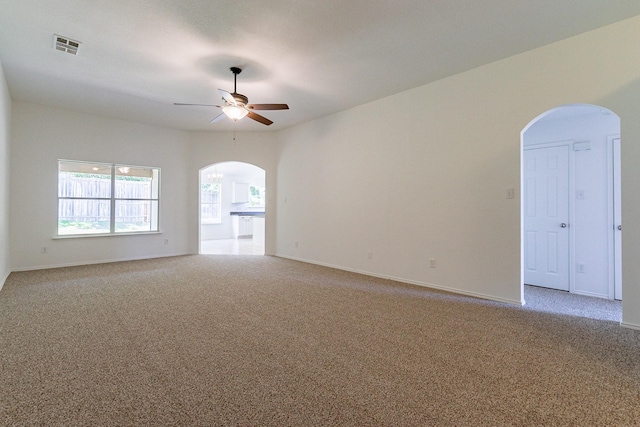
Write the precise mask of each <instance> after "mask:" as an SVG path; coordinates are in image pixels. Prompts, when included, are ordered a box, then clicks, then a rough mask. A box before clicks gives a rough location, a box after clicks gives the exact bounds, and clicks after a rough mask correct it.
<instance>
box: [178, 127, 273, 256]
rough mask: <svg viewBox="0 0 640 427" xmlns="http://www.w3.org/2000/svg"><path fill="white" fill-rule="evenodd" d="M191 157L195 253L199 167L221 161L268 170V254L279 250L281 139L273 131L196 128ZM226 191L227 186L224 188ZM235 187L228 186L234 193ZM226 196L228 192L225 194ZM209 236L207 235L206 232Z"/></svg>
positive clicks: (266, 209)
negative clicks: (277, 173) (231, 130)
mask: <svg viewBox="0 0 640 427" xmlns="http://www.w3.org/2000/svg"><path fill="white" fill-rule="evenodd" d="M189 141H190V150H191V161H190V167H189V170H190V171H191V172H190V178H191V180H192V181H191V184H190V185H189V196H190V203H191V206H194V209H192V210H191V212H190V215H191V216H192V219H193V222H194V224H195V226H194V227H193V228H191V229H190V234H191V235H192V236H193V239H194V243H193V245H192V246H191V248H190V249H191V252H192V253H198V233H199V227H198V226H197V224H198V198H199V196H198V171H199V170H200V169H202V168H203V167H205V166H209V165H212V164H214V163H220V162H230V161H236V162H244V163H250V164H252V165H254V166H258V167H259V168H261V169H264V171H265V179H266V182H265V187H266V189H267V191H266V194H267V203H266V207H265V222H266V224H265V254H266V255H273V254H274V253H275V240H276V229H275V224H276V215H277V212H276V206H275V205H276V200H277V185H278V184H277V179H276V169H277V168H278V162H277V151H278V150H277V143H276V136H275V133H273V132H247V133H242V134H238V135H236V137H235V140H234V135H233V133H231V132H215V133H214V132H192V133H190V134H189ZM223 191H224V189H223ZM230 192H231V189H230V188H229V189H227V193H228V194H229V195H230ZM223 197H224V195H223ZM205 237H207V236H205Z"/></svg>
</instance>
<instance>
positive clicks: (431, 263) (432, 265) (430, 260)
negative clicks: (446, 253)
mask: <svg viewBox="0 0 640 427" xmlns="http://www.w3.org/2000/svg"><path fill="white" fill-rule="evenodd" d="M429 268H436V260H435V258H431V259H429Z"/></svg>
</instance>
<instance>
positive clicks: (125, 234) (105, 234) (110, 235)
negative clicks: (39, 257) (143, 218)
mask: <svg viewBox="0 0 640 427" xmlns="http://www.w3.org/2000/svg"><path fill="white" fill-rule="evenodd" d="M149 234H162V231H140V232H136V233H114V234H111V233H104V234H69V235H62V236H53V237H52V239H53V240H64V239H85V238H88V237H118V236H146V235H149Z"/></svg>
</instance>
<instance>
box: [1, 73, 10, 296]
mask: <svg viewBox="0 0 640 427" xmlns="http://www.w3.org/2000/svg"><path fill="white" fill-rule="evenodd" d="M10 124H11V97H10V96H9V88H8V87H7V82H6V80H5V77H4V70H3V69H2V64H1V63H0V289H2V286H3V285H4V282H5V280H6V278H7V276H8V275H9V273H10V272H11V264H10V245H9V229H10V224H9V194H10V191H9V175H10V167H9V165H10V162H9V160H10V159H9V156H10V149H9V146H10V144H9V142H10Z"/></svg>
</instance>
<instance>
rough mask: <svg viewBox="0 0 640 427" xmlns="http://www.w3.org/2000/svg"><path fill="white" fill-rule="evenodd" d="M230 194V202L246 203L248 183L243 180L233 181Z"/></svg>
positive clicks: (247, 199) (247, 200)
mask: <svg viewBox="0 0 640 427" xmlns="http://www.w3.org/2000/svg"><path fill="white" fill-rule="evenodd" d="M231 196H232V197H231V203H248V202H249V184H247V183H244V182H234V183H233V192H232V194H231Z"/></svg>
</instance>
